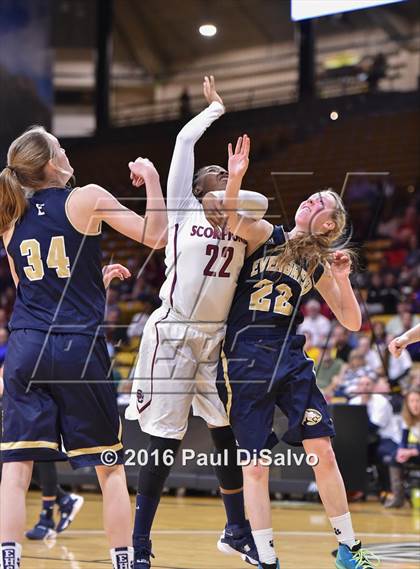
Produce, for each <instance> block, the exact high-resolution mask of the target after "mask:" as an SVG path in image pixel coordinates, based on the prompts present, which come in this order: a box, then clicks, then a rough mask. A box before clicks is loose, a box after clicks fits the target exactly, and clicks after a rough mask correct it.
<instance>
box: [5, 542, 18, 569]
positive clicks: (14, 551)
mask: <svg viewBox="0 0 420 569" xmlns="http://www.w3.org/2000/svg"><path fill="white" fill-rule="evenodd" d="M21 557H22V546H21V545H20V543H16V541H5V542H4V543H2V544H1V557H0V567H2V569H19V567H20V558H21Z"/></svg>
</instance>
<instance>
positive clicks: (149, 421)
mask: <svg viewBox="0 0 420 569" xmlns="http://www.w3.org/2000/svg"><path fill="white" fill-rule="evenodd" d="M224 335H225V327H224V326H222V327H221V326H220V324H218V323H209V324H207V323H201V322H191V321H185V320H183V319H182V317H181V316H180V315H179V314H178V313H175V311H174V310H173V309H171V308H169V307H167V306H165V305H163V306H161V307H160V308H158V309H157V310H155V312H154V313H153V314H152V315H151V316H150V318H149V320H148V321H147V323H146V326H145V328H144V332H143V337H142V340H141V344H140V352H139V358H138V360H137V364H136V368H135V374H134V378H133V387H132V393H131V400H130V404H129V406H128V407H127V409H126V412H125V417H126V419H129V420H136V419H137V420H138V421H139V423H140V427H141V429H142V431H144V432H146V433H149V434H150V435H155V436H158V437H165V438H170V439H182V438H183V437H184V435H185V432H186V430H187V427H188V416H189V412H190V409H191V406H192V409H193V413H194V415H197V416H199V417H202V418H203V419H204V421H206V422H207V423H208V424H209V425H211V426H215V427H225V426H226V425H229V420H228V417H227V414H226V411H225V408H224V406H223V403H222V402H221V400H220V398H219V396H218V393H217V386H216V377H217V365H218V361H219V356H220V346H221V342H222V341H223V338H224Z"/></svg>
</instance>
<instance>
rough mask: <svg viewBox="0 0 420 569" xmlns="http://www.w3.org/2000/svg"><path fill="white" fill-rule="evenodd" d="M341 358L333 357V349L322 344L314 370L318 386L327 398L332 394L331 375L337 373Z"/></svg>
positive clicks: (341, 364)
mask: <svg viewBox="0 0 420 569" xmlns="http://www.w3.org/2000/svg"><path fill="white" fill-rule="evenodd" d="M343 364H344V362H343V360H340V358H333V350H332V349H331V348H330V347H329V346H328V345H325V346H323V349H322V354H321V358H320V362H319V365H318V367H317V370H316V382H317V385H318V387H319V388H320V389H321V391H322V392H323V393H324V395H325V397H327V398H329V397H330V396H331V395H332V392H331V391H330V386H331V383H332V380H333V377H334V376H336V375H339V373H340V371H341V368H342V366H343Z"/></svg>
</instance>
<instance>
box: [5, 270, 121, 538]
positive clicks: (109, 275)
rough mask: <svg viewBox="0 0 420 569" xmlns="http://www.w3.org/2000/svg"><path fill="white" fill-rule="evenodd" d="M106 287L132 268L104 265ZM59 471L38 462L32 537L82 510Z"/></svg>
mask: <svg viewBox="0 0 420 569" xmlns="http://www.w3.org/2000/svg"><path fill="white" fill-rule="evenodd" d="M102 274H103V281H104V287H105V289H107V288H108V286H109V284H110V283H111V281H112V280H113V279H114V278H118V279H120V280H124V279H127V278H129V277H130V276H131V274H130V271H129V270H128V269H127V268H126V267H124V266H123V265H120V264H112V265H106V266H105V267H104V268H103V269H102ZM2 381H3V377H2V376H1V374H0V397H1V396H2V393H3V389H2ZM58 478H59V475H58V472H57V466H56V464H55V462H37V463H35V465H34V470H33V479H34V480H35V481H36V483H37V484H38V485H39V487H40V489H41V491H42V510H41V514H40V516H39V519H38V521H37V522H36V524H35V525H34V527H33V528H31V529H30V530H28V531H27V532H26V533H25V535H26V537H27V538H28V539H31V540H42V539H48V538H50V537H55V536H56V535H57V534H59V533H62V532H63V531H65V530H66V529H68V528H69V526H70V524H71V523H72V522H73V521H74V519H75V517H76V516H77V514H78V513H79V512H80V510H81V508H82V506H83V503H84V499H83V497H82V496H79V495H77V494H73V493H68V492H65V491H64V490H63V489H62V487H61V486H60V484H59V480H58ZM55 506H57V508H58V513H59V520H58V522H57V524H55V521H54V507H55Z"/></svg>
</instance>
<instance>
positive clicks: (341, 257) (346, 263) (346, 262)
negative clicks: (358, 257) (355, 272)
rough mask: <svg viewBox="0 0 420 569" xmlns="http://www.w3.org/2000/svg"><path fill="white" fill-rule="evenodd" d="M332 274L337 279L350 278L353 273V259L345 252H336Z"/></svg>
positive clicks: (332, 264)
mask: <svg viewBox="0 0 420 569" xmlns="http://www.w3.org/2000/svg"><path fill="white" fill-rule="evenodd" d="M331 272H332V275H333V277H334V278H335V279H342V278H344V277H348V276H349V275H350V273H351V259H350V256H349V255H348V254H347V253H344V251H336V252H335V253H334V254H333V258H332V262H331Z"/></svg>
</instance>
